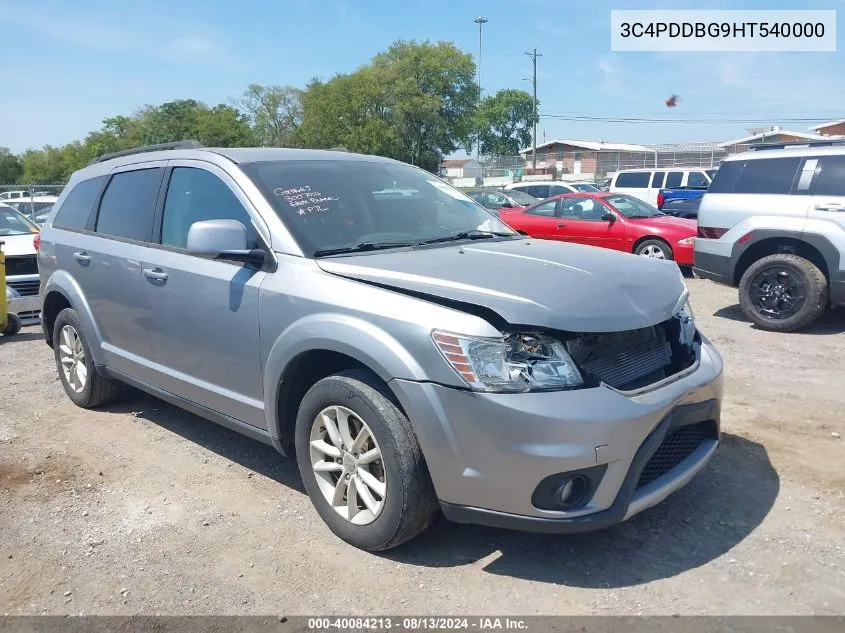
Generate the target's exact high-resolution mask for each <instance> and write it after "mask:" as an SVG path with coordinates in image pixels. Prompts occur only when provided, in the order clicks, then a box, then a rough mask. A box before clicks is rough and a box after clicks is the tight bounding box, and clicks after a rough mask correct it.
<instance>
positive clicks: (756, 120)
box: [539, 114, 829, 123]
mask: <svg viewBox="0 0 845 633" xmlns="http://www.w3.org/2000/svg"><path fill="white" fill-rule="evenodd" d="M539 116H540V118H541V119H555V120H558V121H600V122H603V123H762V122H766V121H770V120H773V119H777V121H778V122H779V123H823V122H825V121H828V120H829V117H822V118H819V117H807V118H780V117H757V118H754V119H703V118H688V119H678V118H675V119H667V118H649V117H610V116H607V117H602V116H586V115H585V116H572V115H565V114H540V115H539Z"/></svg>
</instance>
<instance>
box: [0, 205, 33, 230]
mask: <svg viewBox="0 0 845 633" xmlns="http://www.w3.org/2000/svg"><path fill="white" fill-rule="evenodd" d="M27 233H38V227H37V226H36V225H35V224H33V223H32V222H30V221H29V220H27V219H26V218H25V217H24V216H22V215H21V214H20V213H18V212H17V211H15V210H14V209H11V208H9V207H0V237H3V236H10V235H26V234H27Z"/></svg>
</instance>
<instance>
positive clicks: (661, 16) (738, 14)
mask: <svg viewBox="0 0 845 633" xmlns="http://www.w3.org/2000/svg"><path fill="white" fill-rule="evenodd" d="M610 50H612V51H701V52H707V51H717V52H726V51H737V52H740V51H744V52H760V51H835V50H836V11H833V10H824V11H817V10H807V11H804V10H800V11H775V10H771V11H767V10H762V9H760V10H756V9H755V10H744V11H651V10H649V11H628V10H619V11H611V12H610Z"/></svg>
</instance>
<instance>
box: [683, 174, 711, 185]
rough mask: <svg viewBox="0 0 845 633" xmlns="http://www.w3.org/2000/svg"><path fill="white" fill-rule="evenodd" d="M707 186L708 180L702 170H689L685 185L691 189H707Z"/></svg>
mask: <svg viewBox="0 0 845 633" xmlns="http://www.w3.org/2000/svg"><path fill="white" fill-rule="evenodd" d="M709 186H710V181H709V180H707V176H705V175H704V172H701V171H691V172H690V173H689V174H688V175H687V187H691V188H693V189H707V187H709Z"/></svg>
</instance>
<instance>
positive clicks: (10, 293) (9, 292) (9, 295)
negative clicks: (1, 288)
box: [6, 285, 21, 300]
mask: <svg viewBox="0 0 845 633" xmlns="http://www.w3.org/2000/svg"><path fill="white" fill-rule="evenodd" d="M20 296H21V293H19V292H18V291H17V290H15V289H14V288H12V287H11V286H8V285H7V286H6V299H7V300H8V299H17V298H19V297H20Z"/></svg>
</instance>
